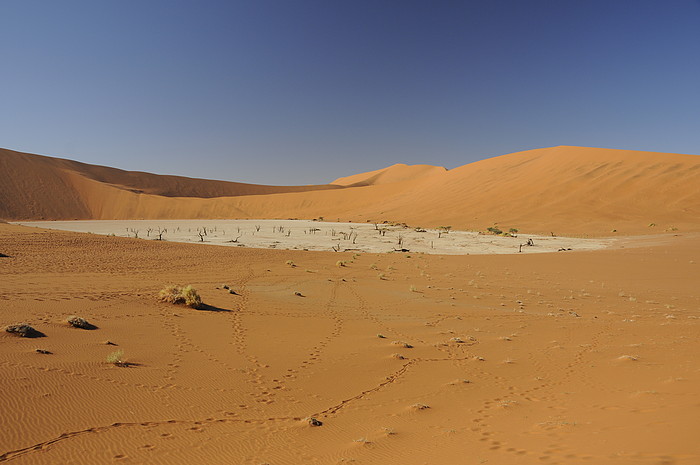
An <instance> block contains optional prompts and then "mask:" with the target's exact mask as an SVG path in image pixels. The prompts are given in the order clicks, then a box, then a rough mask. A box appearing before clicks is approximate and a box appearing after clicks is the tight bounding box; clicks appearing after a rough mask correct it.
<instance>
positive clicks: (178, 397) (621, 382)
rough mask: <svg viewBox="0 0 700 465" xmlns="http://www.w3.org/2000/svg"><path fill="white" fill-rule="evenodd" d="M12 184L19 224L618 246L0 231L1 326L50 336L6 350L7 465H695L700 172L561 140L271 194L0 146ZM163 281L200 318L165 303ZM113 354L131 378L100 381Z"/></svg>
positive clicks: (663, 157) (684, 160)
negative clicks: (190, 292) (533, 247)
mask: <svg viewBox="0 0 700 465" xmlns="http://www.w3.org/2000/svg"><path fill="white" fill-rule="evenodd" d="M0 172H2V173H3V177H2V179H1V180H0V218H3V219H6V220H31V219H35V220H36V219H67V220H70V219H97V220H107V219H108V220H118V219H130V220H133V219H181V218H191V219H200V218H204V219H214V218H282V219H286V218H306V219H311V218H316V217H319V216H324V217H325V218H326V219H327V220H336V219H340V220H342V221H353V222H366V221H368V220H369V221H376V222H382V221H384V220H388V221H397V222H406V223H408V224H410V225H411V226H413V227H415V226H423V227H426V228H427V227H437V226H442V225H450V226H452V227H453V229H475V230H484V229H485V228H486V227H488V226H491V225H493V224H494V223H498V225H499V226H500V227H502V229H504V230H507V229H508V228H509V227H514V228H518V229H520V232H521V233H544V234H549V233H550V232H555V233H556V234H557V235H567V234H568V235H579V236H585V235H588V236H606V235H608V236H609V235H619V236H621V237H619V238H618V239H617V241H615V244H616V245H615V248H614V249H606V250H597V251H582V252H577V251H574V252H567V253H548V254H515V255H469V256H442V255H422V254H410V255H407V254H403V253H399V254H396V253H392V254H386V253H385V254H373V253H362V254H353V253H352V252H346V253H342V252H341V253H334V252H313V251H302V250H268V249H249V248H239V247H219V246H215V245H206V244H186V243H174V242H156V241H151V240H148V241H146V240H142V239H133V238H125V237H106V236H98V235H93V234H81V233H74V232H60V231H50V230H42V229H37V228H28V227H23V226H16V225H9V224H5V223H2V222H0V254H2V255H0V325H2V326H3V327H4V326H5V325H9V324H16V323H29V324H31V325H32V326H34V327H35V328H36V329H37V330H39V331H41V332H43V333H44V334H45V337H41V338H33V339H28V338H27V339H25V338H21V337H17V336H15V335H12V334H9V333H6V332H4V331H3V332H1V333H0V369H2V372H3V376H2V377H0V462H5V461H7V462H12V463H16V464H68V463H70V464H109V463H132V464H136V463H149V464H193V463H196V464H250V465H261V464H270V465H296V464H301V463H304V464H318V465H327V464H347V463H353V464H382V465H383V464H402V465H419V464H420V465H422V464H446V465H452V464H455V465H462V464H468V465H471V464H481V463H489V464H505V465H510V464H514V465H521V464H543V465H548V464H549V465H554V464H595V465H608V464H610V465H626V464H642V465H661V464H674V465H697V464H698V463H700V442H698V440H697V435H698V433H697V432H698V431H700V401H699V397H698V392H700V368H699V367H700V340H698V337H697V336H698V334H700V323H699V319H700V294H699V293H698V282H700V279H699V278H700V271H699V269H698V267H699V266H700V157H697V156H690V155H675V154H661V153H647V152H629V151H620V150H606V149H589V148H580V147H554V148H549V149H540V150H531V151H527V152H521V153H515V154H510V155H504V156H502V157H496V158H493V159H490V160H484V161H481V162H478V163H473V164H469V165H465V166H463V167H460V168H456V169H453V170H449V171H446V170H444V169H442V168H438V167H426V166H414V167H407V166H405V165H396V166H393V167H389V168H387V169H385V170H378V171H375V172H371V173H365V174H359V175H354V176H350V177H347V178H339V179H338V180H336V181H335V184H330V185H325V186H297V187H273V186H252V185H242V184H238V183H227V182H221V181H203V180H195V179H188V178H179V177H173V176H157V175H151V174H147V173H134V172H125V171H120V170H114V169H112V168H106V167H96V166H91V165H85V164H80V163H76V162H71V161H68V160H59V159H53V158H49V157H41V156H37V155H29V154H21V153H17V152H12V151H9V150H0ZM612 230H616V231H617V232H615V233H612V232H611V231H612ZM640 234H653V236H649V237H633V238H628V237H627V236H628V235H635V236H639V235H640ZM630 246H634V247H630ZM338 262H345V263H344V264H343V263H338ZM170 283H180V284H191V285H193V286H194V287H195V288H197V289H198V290H199V291H200V294H201V296H202V297H203V299H204V302H205V303H206V304H207V306H206V307H205V308H204V309H202V310H194V309H191V308H186V307H180V306H174V305H170V304H165V303H161V302H158V301H157V298H156V296H157V294H158V291H159V290H160V289H161V288H163V287H164V286H165V285H167V284H170ZM224 284H226V285H228V286H230V287H231V289H232V290H233V291H234V292H235V294H232V293H230V292H229V291H228V290H225V289H224V288H223V285H224ZM69 315H78V316H81V317H83V318H86V319H87V320H88V321H90V322H91V323H93V324H94V325H96V326H97V327H98V328H97V329H94V330H82V329H76V328H71V327H69V326H68V325H67V324H66V323H65V319H66V317H68V316H69ZM379 335H381V336H383V337H379ZM107 341H110V342H111V343H112V344H114V345H108V344H107ZM408 346H411V347H408ZM36 349H42V350H45V351H48V352H50V353H39V352H37V351H36ZM116 350H122V351H124V354H125V361H126V362H128V363H129V366H128V367H119V366H114V365H112V364H109V363H107V358H108V356H109V355H110V354H111V353H112V352H114V351H116ZM309 417H314V418H316V419H317V420H318V421H321V422H323V425H322V426H316V427H315V426H310V425H309V423H308V421H305V419H306V418H309Z"/></svg>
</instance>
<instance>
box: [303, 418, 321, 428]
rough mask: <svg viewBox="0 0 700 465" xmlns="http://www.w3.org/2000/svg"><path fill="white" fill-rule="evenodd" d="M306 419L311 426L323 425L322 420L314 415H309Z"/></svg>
mask: <svg viewBox="0 0 700 465" xmlns="http://www.w3.org/2000/svg"><path fill="white" fill-rule="evenodd" d="M306 421H307V422H308V423H309V425H311V426H323V422H322V421H321V420H317V419H316V418H314V417H309V418H308V419H307V420H306Z"/></svg>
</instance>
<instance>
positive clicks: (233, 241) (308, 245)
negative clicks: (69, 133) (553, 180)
mask: <svg viewBox="0 0 700 465" xmlns="http://www.w3.org/2000/svg"><path fill="white" fill-rule="evenodd" d="M16 224H21V225H25V226H35V227H41V228H47V229H58V230H62V231H72V232H83V233H86V232H89V233H94V234H101V235H114V236H120V237H136V236H138V238H140V239H146V240H155V239H157V238H158V231H159V230H160V231H166V232H164V233H163V235H162V238H163V240H167V241H171V242H194V243H206V244H212V245H223V246H233V247H251V248H259V249H260V248H261V249H266V248H275V249H286V250H319V251H331V250H335V251H339V252H343V251H356V252H369V253H385V252H405V251H408V252H411V253H426V254H439V255H482V254H513V253H545V252H557V251H567V252H568V251H583V250H598V249H603V248H607V247H610V246H612V245H613V244H615V242H616V241H617V240H618V239H611V238H608V239H584V238H572V237H549V236H536V235H529V234H517V237H506V236H495V235H490V234H479V233H478V232H474V231H450V232H449V233H444V232H442V233H441V232H440V231H439V230H436V229H425V230H416V229H414V228H407V227H404V226H401V225H387V224H377V225H376V226H375V225H374V224H371V223H337V222H325V221H310V220H99V221H97V220H86V221H29V222H17V223H16ZM205 229H206V234H205V233H204V230H205ZM528 240H530V241H531V242H532V243H533V244H534V245H532V246H529V245H527V243H528ZM521 244H522V247H521ZM520 251H522V252H520Z"/></svg>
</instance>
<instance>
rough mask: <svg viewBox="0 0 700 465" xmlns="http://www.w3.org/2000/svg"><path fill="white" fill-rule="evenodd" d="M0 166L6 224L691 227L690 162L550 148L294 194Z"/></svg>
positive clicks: (694, 204)
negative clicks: (231, 221) (160, 221)
mask: <svg viewBox="0 0 700 465" xmlns="http://www.w3.org/2000/svg"><path fill="white" fill-rule="evenodd" d="M75 166H79V167H80V166H82V168H81V169H77V168H71V167H75ZM0 169H3V170H4V172H8V173H10V174H9V176H7V177H6V178H5V179H4V180H3V183H2V184H0V217H4V218H6V219H39V218H42V217H43V218H46V219H72V218H81V219H83V218H91V219H136V218H154V219H155V218H193V219H195V218H316V217H319V216H323V217H324V218H325V219H326V220H336V219H340V220H344V221H361V222H365V221H377V222H381V221H384V220H388V221H403V222H407V223H409V224H411V225H413V226H419V225H420V226H423V227H435V226H441V225H450V226H452V227H453V228H459V229H479V230H483V229H484V228H486V227H489V226H491V225H493V224H498V225H499V226H500V227H502V228H510V227H515V228H518V229H520V230H521V231H523V232H533V233H549V232H554V233H556V234H562V235H564V234H591V235H608V234H610V233H611V232H612V231H613V230H616V231H617V232H618V233H620V234H651V233H657V232H662V231H666V230H668V231H671V230H675V229H676V228H677V229H678V230H681V231H699V230H700V156H695V155H679V154H667V153H653V152H638V151H626V150H612V149H597V148H584V147H567V146H561V147H552V148H546V149H537V150H529V151H525V152H518V153H513V154H509V155H503V156H500V157H495V158H491V159H488V160H483V161H479V162H476V163H471V164H468V165H464V166H462V167H459V168H455V169H453V170H449V171H447V170H444V169H443V168H439V167H429V166H426V165H418V166H406V165H395V166H392V167H389V168H387V169H385V170H379V171H374V172H370V173H365V174H359V175H355V176H350V177H347V178H340V179H338V180H336V181H335V183H337V184H348V185H349V186H350V187H341V186H302V187H299V188H298V189H301V190H302V191H301V192H290V190H293V189H294V188H287V187H281V188H274V187H270V186H251V185H243V184H237V183H224V182H222V181H205V180H195V179H188V178H177V177H174V176H157V175H151V174H146V173H130V172H124V171H120V170H113V169H111V168H104V167H93V166H90V165H83V164H77V163H75V162H69V161H67V160H58V159H51V158H47V157H39V156H33V155H26V154H18V153H16V152H11V151H2V152H0ZM105 173H107V174H105ZM108 174H109V176H108ZM161 178H163V182H162V183H159V182H158V181H159V180H160V179H161ZM141 179H143V181H140V180H141ZM137 180H138V182H137ZM127 181H128V182H127ZM178 182H181V183H182V184H177V183H178ZM200 184H201V189H200ZM180 185H181V186H184V187H181V188H178V187H177V186H180ZM229 185H230V186H229ZM226 186H229V187H226ZM241 186H242V187H241ZM353 186H354V187H353ZM224 187H226V188H227V189H229V191H227V192H224V191H225V189H224ZM219 188H220V189H221V190H219V191H217V189H219ZM236 189H238V190H236ZM256 189H257V190H256ZM264 189H271V190H272V189H278V192H277V193H264ZM135 190H136V191H139V192H135ZM217 192H218V194H217ZM166 193H167V195H166ZM192 193H197V194H198V195H196V196H195V195H193V194H192ZM252 193H256V194H258V195H250V194H252ZM175 195H177V196H175ZM202 197H209V198H202Z"/></svg>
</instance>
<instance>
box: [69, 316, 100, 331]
mask: <svg viewBox="0 0 700 465" xmlns="http://www.w3.org/2000/svg"><path fill="white" fill-rule="evenodd" d="M66 321H67V322H68V324H69V325H71V326H72V327H74V328H79V329H96V328H97V326H95V325H93V324H92V323H90V322H89V321H88V320H86V319H85V318H81V317H79V316H75V315H72V316H69V317H68V318H67V319H66Z"/></svg>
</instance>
